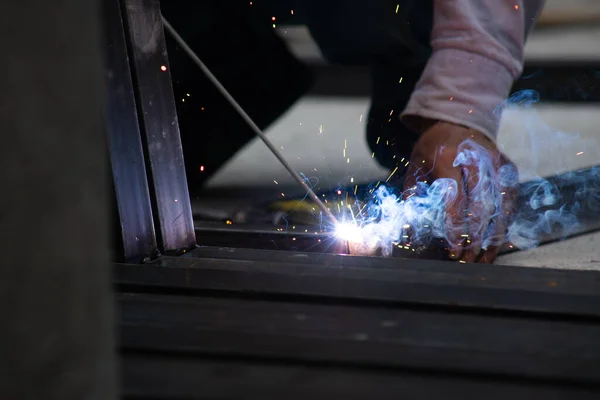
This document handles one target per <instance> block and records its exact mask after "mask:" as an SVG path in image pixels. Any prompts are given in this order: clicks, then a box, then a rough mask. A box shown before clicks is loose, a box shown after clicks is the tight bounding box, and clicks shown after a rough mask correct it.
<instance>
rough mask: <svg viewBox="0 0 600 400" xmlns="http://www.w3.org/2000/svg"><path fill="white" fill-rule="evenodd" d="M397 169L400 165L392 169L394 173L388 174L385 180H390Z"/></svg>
mask: <svg viewBox="0 0 600 400" xmlns="http://www.w3.org/2000/svg"><path fill="white" fill-rule="evenodd" d="M396 171H398V167H396V168H394V170H393V171H392V173H391V174H390V176H388V177H387V179H386V180H385V181H386V182H388V181H389V180H390V179H391V177H392V176H394V174H395V173H396Z"/></svg>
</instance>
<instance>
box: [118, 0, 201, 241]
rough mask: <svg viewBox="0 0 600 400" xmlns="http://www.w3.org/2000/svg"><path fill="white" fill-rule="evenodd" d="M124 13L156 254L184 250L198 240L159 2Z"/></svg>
mask: <svg viewBox="0 0 600 400" xmlns="http://www.w3.org/2000/svg"><path fill="white" fill-rule="evenodd" d="M123 9H124V14H125V16H126V18H125V21H126V24H125V25H126V27H127V32H128V35H127V36H128V39H129V42H128V47H129V52H130V53H129V54H130V55H131V58H132V60H131V61H132V71H133V76H134V86H135V89H136V95H137V105H138V112H139V115H140V122H141V127H142V130H143V132H144V134H143V138H144V145H145V148H146V160H147V163H148V166H149V168H148V169H149V175H150V189H151V199H152V202H153V204H154V216H155V223H156V226H157V230H158V232H157V233H158V242H159V248H160V250H161V251H163V252H165V253H173V252H179V251H182V250H188V249H190V248H193V247H194V246H195V244H196V239H195V236H194V227H193V221H192V210H191V206H190V198H189V192H188V187H187V181H186V174H185V167H184V160H183V153H182V149H181V137H180V135H179V125H178V122H177V113H176V109H175V99H174V97H173V88H172V85H171V77H170V73H169V62H168V56H167V49H166V44H165V37H164V32H163V26H162V21H161V17H160V6H159V2H158V0H124V5H123Z"/></svg>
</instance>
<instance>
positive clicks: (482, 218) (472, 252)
mask: <svg viewBox="0 0 600 400" xmlns="http://www.w3.org/2000/svg"><path fill="white" fill-rule="evenodd" d="M440 178H451V179H453V180H455V181H456V183H457V190H456V192H455V195H452V196H449V197H451V199H446V202H447V204H445V206H446V214H445V217H446V229H445V231H446V239H447V240H448V244H449V256H450V258H451V259H458V260H461V261H464V262H481V263H491V262H493V261H494V259H495V258H496V256H497V254H498V251H499V250H500V247H501V246H502V245H503V244H504V243H505V242H506V234H507V230H508V226H509V223H510V220H511V214H512V212H513V207H514V204H515V201H516V193H517V190H516V185H517V183H518V173H517V169H516V167H515V165H514V164H513V163H512V162H510V160H508V158H506V157H505V156H504V155H503V154H502V153H501V152H500V151H499V150H498V148H497V147H496V145H495V144H494V143H493V142H492V141H491V140H490V139H488V138H487V137H486V136H485V135H483V134H482V133H480V132H478V131H475V130H473V129H469V128H466V127H462V126H459V125H455V124H452V123H447V122H430V123H428V124H427V126H425V127H424V129H423V133H422V134H421V136H420V138H419V140H418V141H417V143H416V144H415V147H414V149H413V153H412V155H411V163H410V164H409V167H408V169H407V174H406V181H405V187H404V190H405V196H406V195H407V194H409V193H410V190H411V188H414V187H415V185H416V183H417V182H422V181H427V182H428V183H430V184H431V182H433V181H434V180H436V179H440Z"/></svg>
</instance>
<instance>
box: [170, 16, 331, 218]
mask: <svg viewBox="0 0 600 400" xmlns="http://www.w3.org/2000/svg"><path fill="white" fill-rule="evenodd" d="M161 17H162V22H163V25H164V26H165V28H167V30H168V31H169V33H170V34H171V35H172V36H173V38H174V39H175V41H176V42H177V43H178V44H179V46H181V48H182V49H183V50H184V51H185V52H186V53H187V55H188V56H190V58H191V59H192V60H193V61H194V63H196V65H197V66H198V67H199V68H200V69H201V70H202V72H204V73H205V74H206V76H207V77H208V79H210V80H211V82H212V83H213V84H214V85H215V86H216V87H217V89H219V91H220V92H221V94H222V95H223V96H225V98H226V99H227V101H229V103H230V104H231V105H232V106H233V108H235V110H236V111H237V112H238V113H239V114H240V116H241V117H242V118H243V119H244V121H246V123H247V124H248V125H249V126H250V128H252V130H253V131H254V133H256V135H257V136H258V137H259V138H260V139H261V140H262V141H263V142H264V143H265V144H266V145H267V147H268V148H269V150H271V153H273V155H275V157H277V159H278V160H279V162H280V163H281V164H282V165H283V166H284V167H285V169H287V170H288V172H289V173H290V174H291V175H292V177H293V178H294V179H295V180H296V182H298V184H299V185H300V186H302V188H303V189H305V190H306V192H307V194H308V196H309V197H310V198H311V199H312V200H313V201H314V202H315V203H317V206H318V207H319V208H320V209H321V211H322V212H323V213H324V214H325V215H326V216H327V218H329V219H330V220H331V222H333V224H334V225H337V223H338V220H337V219H336V218H335V216H334V215H333V214H332V213H331V211H330V210H329V208H327V206H326V205H325V204H324V203H323V202H322V201H321V199H319V197H318V196H317V195H316V194H315V192H313V190H312V189H311V188H310V186H308V184H307V183H306V181H305V180H304V179H302V177H301V176H300V175H299V174H298V173H297V172H296V171H295V170H294V169H293V168H292V167H291V165H290V164H288V162H287V161H286V160H285V158H283V155H282V154H281V153H280V152H279V150H277V149H276V148H275V146H274V145H273V143H271V141H270V140H269V138H267V136H266V135H265V134H264V133H263V131H262V130H261V129H260V128H259V127H258V125H256V124H255V123H254V121H253V120H252V118H250V116H249V115H248V114H247V113H246V111H244V109H243V108H242V107H241V106H240V105H239V104H238V102H237V101H235V99H234V98H233V96H231V94H229V92H228V91H227V89H225V87H224V86H223V85H222V84H221V82H219V80H218V79H217V77H216V76H214V75H213V73H212V72H211V71H210V69H208V67H207V66H206V65H205V64H204V63H203V62H202V60H200V57H198V55H197V54H196V53H195V52H194V50H192V49H191V47H190V46H188V44H187V43H186V42H185V40H183V38H182V37H181V36H179V34H178V33H177V31H176V30H175V28H173V26H171V24H170V23H169V21H167V19H166V18H165V17H164V16H163V15H162V14H161Z"/></svg>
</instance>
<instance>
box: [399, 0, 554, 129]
mask: <svg viewBox="0 0 600 400" xmlns="http://www.w3.org/2000/svg"><path fill="white" fill-rule="evenodd" d="M544 2H545V1H544V0H434V26H433V31H432V34H431V46H432V49H433V53H432V56H431V58H430V59H429V61H428V62H427V66H426V67H425V70H424V71H423V74H422V75H421V79H420V80H419V82H418V83H417V86H416V88H415V90H414V92H413V94H412V96H411V98H410V101H409V103H408V105H407V107H406V109H405V110H404V112H403V114H402V117H403V118H404V119H405V120H406V121H410V120H411V119H413V118H414V117H421V118H426V119H430V120H443V121H447V122H453V123H456V124H460V125H464V126H467V127H470V128H473V129H477V130H479V131H481V132H483V133H484V134H486V135H487V136H488V137H490V138H492V139H494V138H495V136H496V133H497V130H498V124H499V120H500V111H501V106H502V104H503V102H504V101H505V99H506V97H507V96H508V94H509V91H510V88H511V86H512V84H513V82H514V80H515V79H517V78H518V77H519V75H520V74H521V72H522V69H523V48H524V45H525V41H526V38H527V35H528V33H529V30H530V28H531V26H532V25H533V23H534V21H535V19H536V18H537V16H538V15H539V12H540V11H541V9H542V7H543V5H544ZM411 117H413V118H411Z"/></svg>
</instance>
